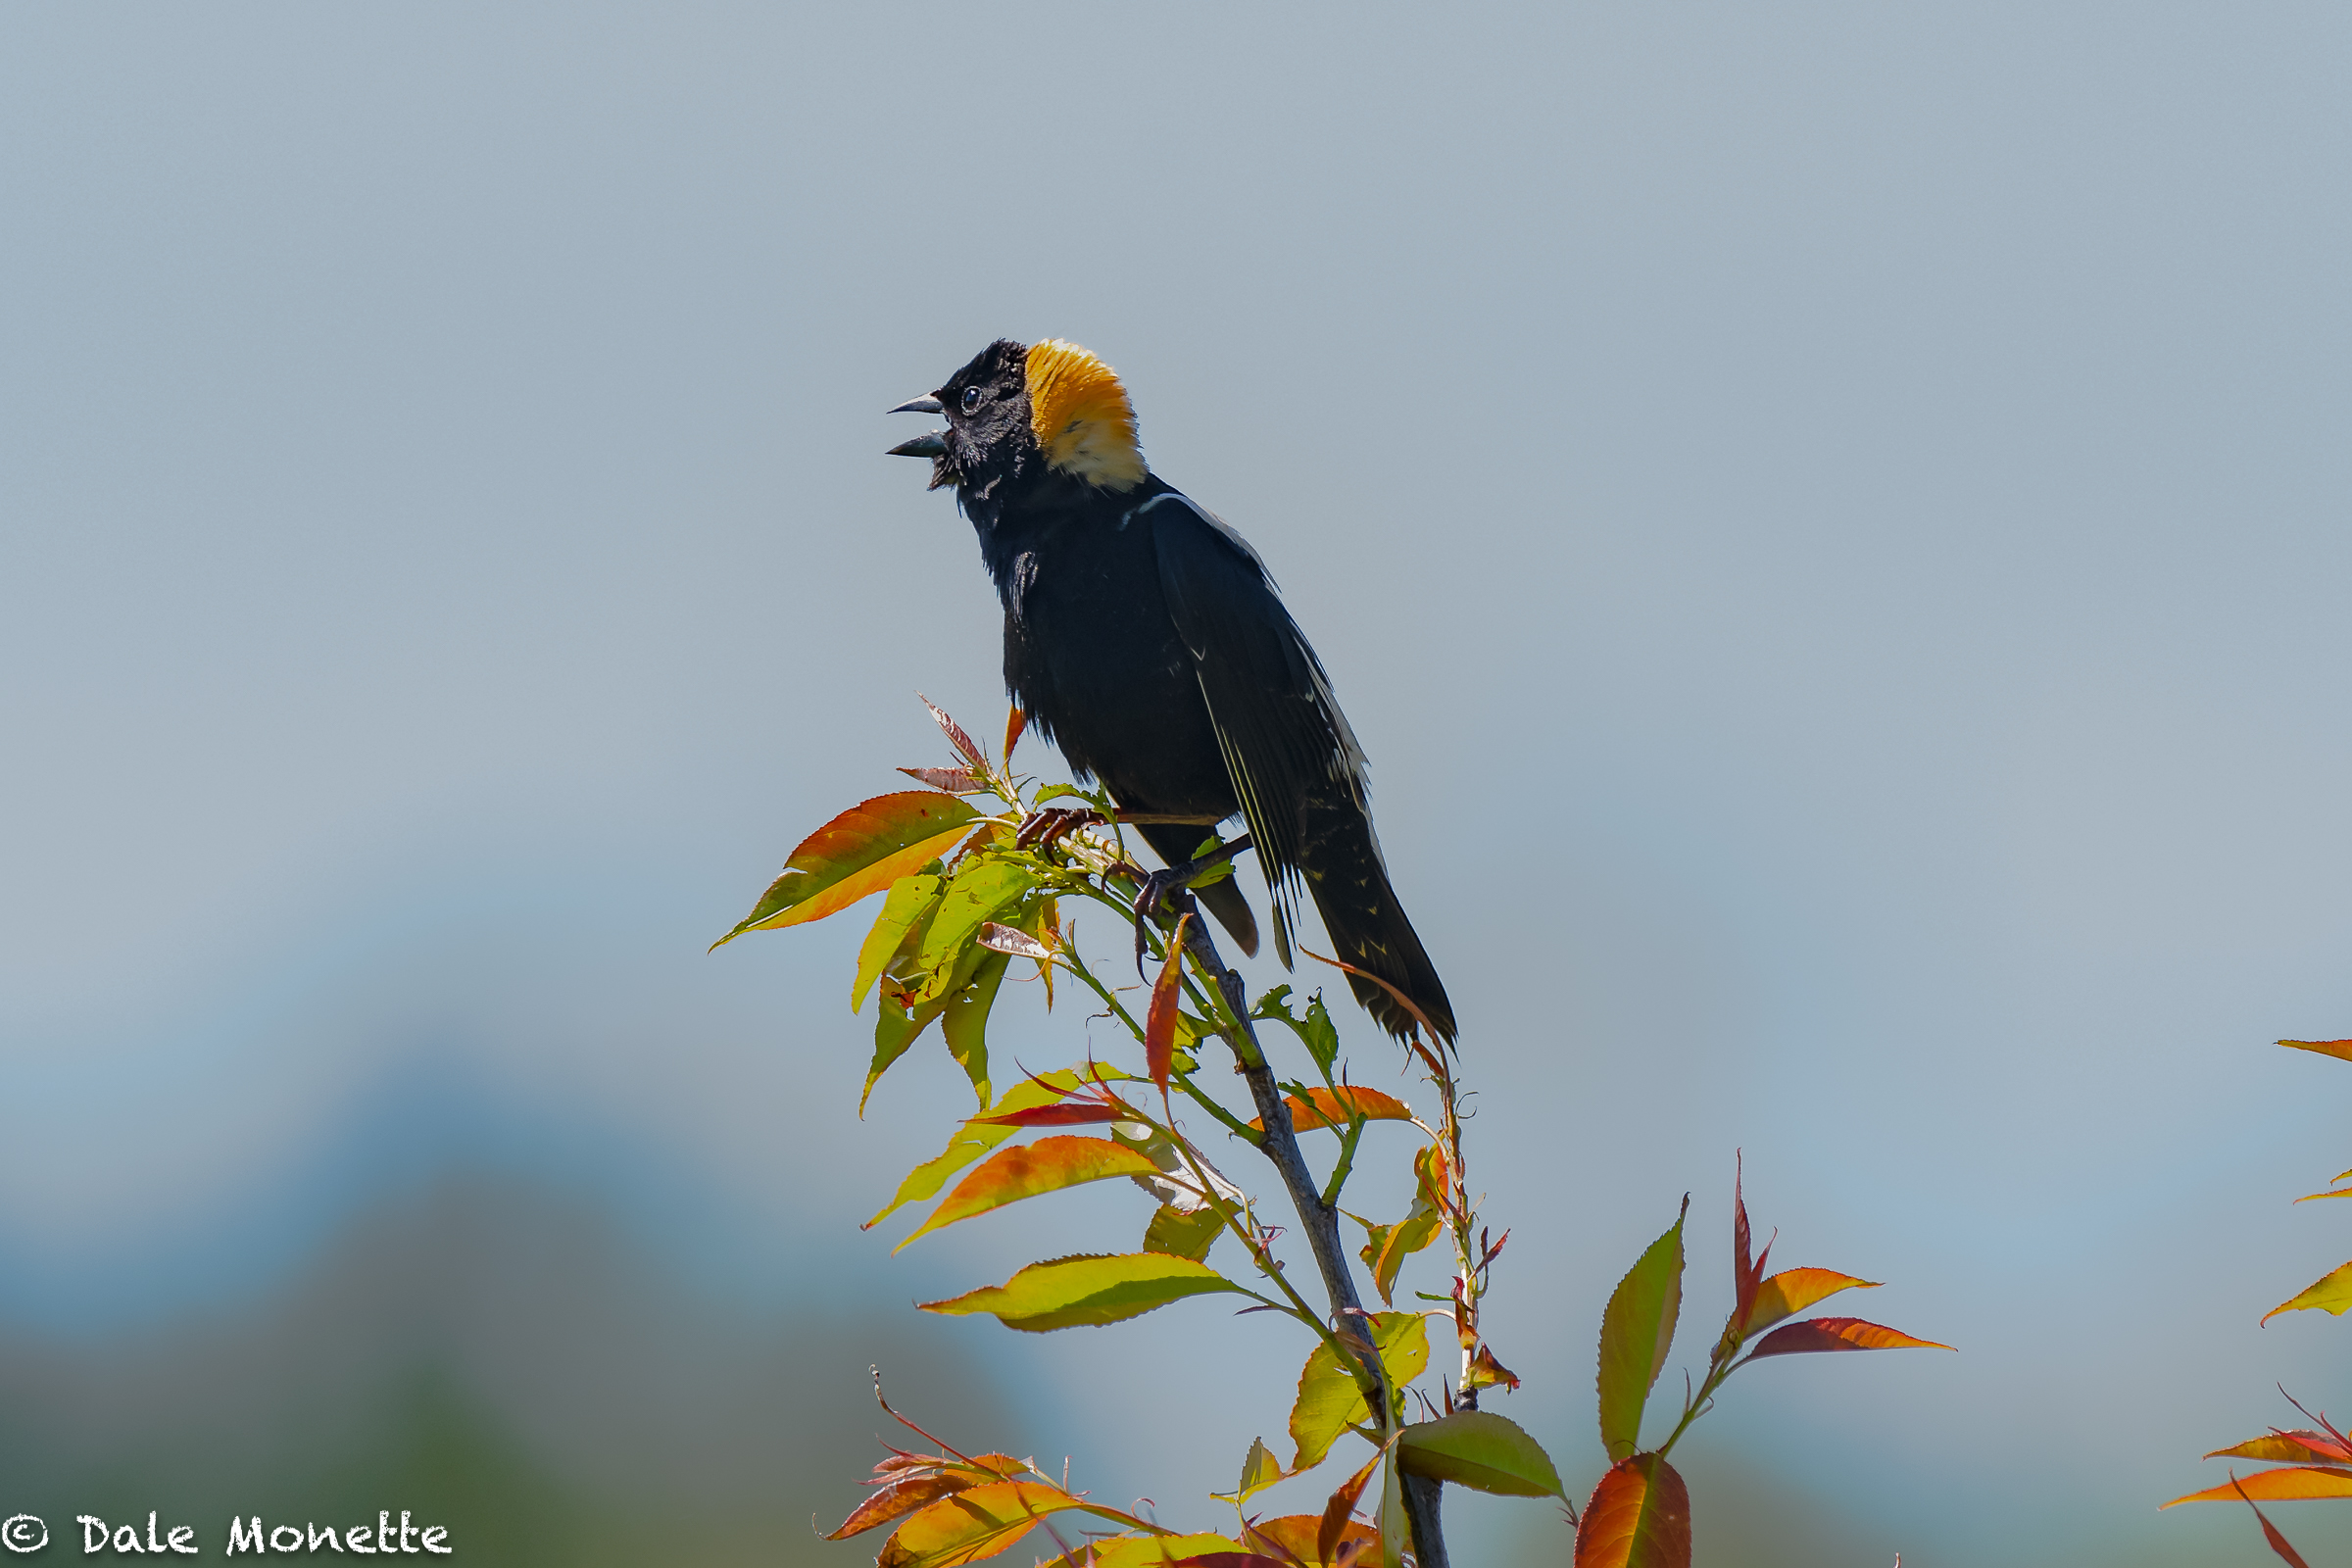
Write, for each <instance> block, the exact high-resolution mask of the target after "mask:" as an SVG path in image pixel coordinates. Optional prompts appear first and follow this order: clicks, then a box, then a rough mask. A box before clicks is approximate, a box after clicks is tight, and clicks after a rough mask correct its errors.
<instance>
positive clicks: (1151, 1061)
mask: <svg viewBox="0 0 2352 1568" xmlns="http://www.w3.org/2000/svg"><path fill="white" fill-rule="evenodd" d="M1191 918H1192V916H1191V915H1189V914H1187V915H1185V916H1183V917H1182V918H1181V919H1179V920H1178V921H1177V922H1176V929H1175V931H1174V932H1173V933H1172V934H1170V936H1169V937H1168V956H1167V957H1166V959H1164V960H1163V961H1162V962H1161V963H1160V966H1159V978H1158V979H1157V980H1156V981H1154V982H1153V983H1152V1009H1151V1011H1149V1012H1147V1013H1146V1014H1144V1063H1145V1066H1146V1068H1147V1070H1148V1071H1150V1073H1151V1074H1152V1082H1153V1083H1155V1084H1157V1085H1158V1086H1159V1092H1160V1093H1161V1094H1163V1095H1164V1094H1166V1093H1167V1092H1168V1070H1169V1068H1170V1067H1172V1066H1173V1065H1174V1064H1175V1056H1176V1014H1177V1013H1178V1012H1179V1011H1181V1010H1182V1003H1183V1000H1184V997H1183V988H1182V986H1181V984H1180V982H1181V981H1182V980H1183V978H1184V926H1185V921H1187V920H1190V919H1191Z"/></svg>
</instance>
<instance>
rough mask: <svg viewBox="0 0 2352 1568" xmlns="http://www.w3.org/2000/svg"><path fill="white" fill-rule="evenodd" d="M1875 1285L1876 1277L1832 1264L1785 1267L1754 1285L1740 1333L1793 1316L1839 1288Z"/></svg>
mask: <svg viewBox="0 0 2352 1568" xmlns="http://www.w3.org/2000/svg"><path fill="white" fill-rule="evenodd" d="M1878 1288H1879V1282H1878V1281H1877V1280H1859V1279H1856V1278H1854V1276H1852V1275H1851V1274H1840V1273H1838V1271H1837V1270H1836V1269H1834V1268H1785V1269H1783V1270H1781V1271H1780V1272H1779V1273H1778V1274H1775V1275H1774V1276H1773V1277H1772V1278H1770V1279H1768V1280H1766V1281H1764V1282H1763V1283H1762V1284H1761V1285H1759V1286H1757V1287H1756V1294H1755V1299H1753V1300H1752V1301H1750V1302H1749V1303H1748V1308H1747V1320H1746V1321H1745V1322H1744V1323H1742V1324H1740V1337H1741V1338H1743V1339H1744V1338H1745V1337H1746V1336H1748V1335H1750V1334H1753V1333H1755V1332H1756V1331H1757V1330H1758V1329H1766V1328H1770V1327H1772V1325H1773V1324H1775V1323H1778V1322H1779V1321H1780V1320H1781V1319H1783V1318H1785V1317H1793V1316H1794V1315H1796V1314H1797V1313H1799V1312H1802V1311H1803V1310H1804V1309H1805V1308H1806V1307H1808V1306H1811V1305H1812V1304H1813V1303H1814V1302H1815V1301H1818V1300H1821V1299H1824V1298H1826V1297H1831V1296H1836V1295H1837V1294H1838V1292H1839V1291H1844V1290H1860V1291H1875V1290H1877V1289H1878Z"/></svg>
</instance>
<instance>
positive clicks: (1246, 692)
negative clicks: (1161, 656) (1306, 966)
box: [1147, 491, 1364, 964]
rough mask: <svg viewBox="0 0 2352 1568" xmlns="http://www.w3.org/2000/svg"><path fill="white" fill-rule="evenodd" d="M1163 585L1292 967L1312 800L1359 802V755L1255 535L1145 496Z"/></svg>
mask: <svg viewBox="0 0 2352 1568" xmlns="http://www.w3.org/2000/svg"><path fill="white" fill-rule="evenodd" d="M1147 506H1148V508H1149V510H1150V515H1151V521H1152V545H1153V549H1154V550H1155V552H1156V554H1157V556H1158V559H1159V584H1160V590H1161V592H1162V593H1163V594H1164V595H1165V596H1166V598H1167V604H1168V613H1169V614H1170V615H1171V616H1172V617H1173V618H1174V620H1175V622H1176V630H1177V634H1178V635H1179V636H1181V637H1182V638H1183V639H1184V642H1185V646H1186V647H1187V648H1188V649H1190V650H1191V652H1192V656H1193V667H1194V670H1195V672H1196V673H1197V674H1198V676H1199V677H1200V681H1201V696H1202V697H1203V698H1204V699H1205V700H1206V701H1207V704H1208V717H1209V723H1210V724H1211V725H1212V726H1213V727H1214V728H1215V730H1216V734H1217V744H1218V746H1219V747H1220V748H1221V749H1222V750H1223V752H1224V754H1225V768H1226V771H1227V772H1228V773H1229V774H1231V775H1232V778H1233V788H1234V794H1235V795H1236V796H1237V797H1238V798H1239V799H1240V801H1241V803H1242V816H1243V819H1244V820H1245V821H1246V822H1248V823H1249V825H1250V840H1251V842H1252V843H1253V844H1254V845H1255V846H1256V848H1257V857H1258V861H1259V863H1260V865H1261V866H1262V867H1263V869H1264V871H1265V874H1266V886H1267V890H1268V892H1269V894H1270V895H1271V897H1272V902H1273V905H1274V938H1275V945H1276V949H1277V951H1278V952H1279V953H1280V954H1281V956H1282V959H1283V962H1284V963H1286V964H1287V963H1289V962H1290V948H1291V929H1292V927H1293V926H1294V925H1295V924H1296V921H1297V895H1298V891H1299V850H1300V840H1301V836H1302V827H1303V817H1304V812H1305V809H1306V803H1307V802H1308V800H1309V799H1310V798H1313V799H1322V800H1328V799H1330V798H1332V797H1333V796H1335V795H1340V796H1344V797H1346V798H1348V799H1349V800H1351V801H1354V802H1356V803H1358V804H1359V807H1360V803H1361V802H1362V800H1363V797H1364V754H1363V751H1362V749H1361V748H1359V747H1358V746H1357V745H1356V743H1355V736H1354V735H1353V734H1352V733H1351V732H1350V731H1349V730H1348V720H1347V717H1346V716H1345V715H1344V714H1342V713H1341V711H1340V705H1339V701H1338V699H1337V698H1335V697H1334V696H1333V695H1332V690H1331V680H1330V677H1329V676H1327V675H1325V674H1324V672H1323V663H1322V661H1320V660H1318V659H1317V658H1316V657H1315V651H1314V650H1313V649H1312V648H1310V647H1308V646H1307V642H1306V638H1305V637H1304V636H1303V635H1302V634H1301V633H1300V632H1299V625H1298V623H1297V622H1296V621H1294V620H1292V619H1291V613H1290V612H1289V611H1287V610H1285V609H1284V608H1283V606H1282V601H1281V599H1280V598H1278V597H1277V596H1276V594H1275V592H1274V582H1273V579H1272V578H1271V577H1270V576H1269V575H1268V574H1267V572H1266V568H1265V564H1264V563H1263V562H1261V561H1260V560H1258V557H1257V552H1256V551H1254V550H1252V549H1250V545H1249V543H1248V541H1246V540H1244V539H1243V538H1242V536H1241V535H1240V534H1238V533H1236V532H1234V531H1233V529H1232V528H1230V527H1228V526H1227V525H1226V524H1225V522H1224V521H1223V520H1222V519H1221V518H1218V517H1216V516H1214V515H1211V514H1210V513H1208V512H1206V511H1204V510H1203V509H1201V507H1199V506H1196V505H1195V504H1194V503H1193V502H1192V501H1191V500H1190V499H1188V498H1187V497H1185V496H1182V495H1179V494H1177V493H1175V492H1173V491H1170V492H1167V493H1165V494H1163V495H1161V496H1157V497H1155V498H1153V500H1152V501H1151V502H1149V503H1147Z"/></svg>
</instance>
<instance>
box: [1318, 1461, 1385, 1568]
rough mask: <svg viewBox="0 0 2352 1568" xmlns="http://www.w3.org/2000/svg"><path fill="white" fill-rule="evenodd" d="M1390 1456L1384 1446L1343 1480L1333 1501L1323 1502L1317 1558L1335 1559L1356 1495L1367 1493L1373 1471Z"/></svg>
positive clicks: (1326, 1560) (1353, 1510)
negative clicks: (1332, 1556)
mask: <svg viewBox="0 0 2352 1568" xmlns="http://www.w3.org/2000/svg"><path fill="white" fill-rule="evenodd" d="M1387 1455H1388V1450H1387V1449H1385V1448H1383V1449H1382V1450H1380V1451H1379V1452H1378V1453H1375V1454H1373V1455H1372V1457H1371V1458H1369V1459H1366V1460H1365V1461H1364V1467H1363V1468H1362V1469H1361V1470H1358V1471H1357V1472H1356V1473H1355V1474H1353V1475H1351V1476H1349V1477H1348V1479H1347V1480H1345V1481H1343V1482H1341V1483H1340V1488H1339V1490H1338V1491H1337V1492H1334V1493H1333V1494H1332V1495H1331V1500H1330V1501H1329V1502H1326V1503H1325V1504H1324V1505H1323V1523H1322V1524H1321V1525H1320V1526H1319V1527H1318V1528H1317V1529H1316V1531H1315V1557H1316V1560H1317V1561H1320V1562H1329V1561H1331V1554H1332V1553H1333V1552H1335V1551H1337V1550H1338V1549H1339V1545H1340V1537H1341V1535H1342V1533H1343V1532H1344V1531H1346V1530H1347V1528H1348V1515H1349V1514H1351V1513H1353V1512H1355V1500H1356V1498H1358V1497H1360V1496H1362V1495H1364V1485H1365V1483H1367V1482H1369V1481H1370V1480H1371V1479H1372V1472H1373V1471H1374V1470H1376V1469H1378V1468H1379V1467H1380V1461H1381V1460H1382V1459H1384V1458H1386V1457H1387Z"/></svg>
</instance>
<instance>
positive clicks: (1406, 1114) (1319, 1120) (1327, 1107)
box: [1250, 1084, 1413, 1133]
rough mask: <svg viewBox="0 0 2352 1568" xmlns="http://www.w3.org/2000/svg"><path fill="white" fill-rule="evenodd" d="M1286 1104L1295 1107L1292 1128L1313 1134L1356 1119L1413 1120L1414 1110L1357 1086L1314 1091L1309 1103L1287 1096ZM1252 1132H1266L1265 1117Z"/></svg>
mask: <svg viewBox="0 0 2352 1568" xmlns="http://www.w3.org/2000/svg"><path fill="white" fill-rule="evenodd" d="M1284 1103H1286V1104H1288V1105H1289V1106H1290V1107H1291V1125H1292V1126H1293V1127H1294V1128H1296V1129H1298V1130H1299V1132H1302V1133H1311V1132H1313V1131H1315V1130H1316V1129H1317V1128H1319V1127H1345V1126H1347V1125H1348V1122H1349V1121H1350V1120H1351V1119H1353V1118H1354V1117H1356V1116H1361V1117H1363V1118H1364V1119H1365V1120H1367V1121H1411V1120H1412V1119H1413V1107H1412V1106H1410V1105H1408V1104H1406V1103H1404V1102H1403V1101H1401V1100H1398V1099H1397V1097H1396V1096H1395V1095H1384V1094H1382V1093H1381V1092H1380V1091H1379V1090H1377V1089H1358V1088H1356V1087H1355V1086H1354V1085H1353V1084H1346V1085H1343V1086H1341V1087H1340V1088H1338V1089H1316V1090H1312V1091H1310V1092H1309V1098H1308V1099H1306V1100H1300V1099H1299V1097H1298V1096H1297V1095H1289V1096H1286V1097H1284ZM1265 1130H1266V1128H1265V1118H1264V1117H1263V1116H1260V1117H1257V1118H1255V1119H1253V1120H1252V1121H1251V1122H1250V1131H1251V1132H1253V1133H1262V1132H1264V1131H1265Z"/></svg>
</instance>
